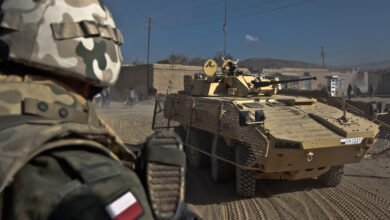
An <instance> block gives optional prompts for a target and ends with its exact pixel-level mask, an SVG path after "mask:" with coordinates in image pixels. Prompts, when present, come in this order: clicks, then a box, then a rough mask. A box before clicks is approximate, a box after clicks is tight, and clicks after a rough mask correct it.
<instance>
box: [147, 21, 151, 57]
mask: <svg viewBox="0 0 390 220" xmlns="http://www.w3.org/2000/svg"><path fill="white" fill-rule="evenodd" d="M151 27H152V18H151V17H148V55H147V57H146V64H149V57H150V30H151Z"/></svg>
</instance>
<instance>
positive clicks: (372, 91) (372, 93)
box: [370, 83, 375, 97]
mask: <svg viewBox="0 0 390 220" xmlns="http://www.w3.org/2000/svg"><path fill="white" fill-rule="evenodd" d="M374 94H375V86H374V83H371V84H370V96H371V97H374Z"/></svg>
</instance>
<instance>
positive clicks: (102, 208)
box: [0, 0, 185, 219]
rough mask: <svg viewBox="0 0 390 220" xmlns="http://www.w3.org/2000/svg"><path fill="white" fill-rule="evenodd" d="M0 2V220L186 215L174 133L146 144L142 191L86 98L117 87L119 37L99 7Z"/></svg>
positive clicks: (83, 2)
mask: <svg viewBox="0 0 390 220" xmlns="http://www.w3.org/2000/svg"><path fill="white" fill-rule="evenodd" d="M0 4H1V16H0V51H1V52H0V219H117V218H119V217H122V219H123V215H124V214H123V213H125V211H126V210H129V209H130V208H132V210H133V212H131V213H130V216H125V217H127V219H133V218H141V219H151V218H153V217H157V218H173V217H174V218H180V217H183V215H182V214H183V213H181V210H182V209H181V207H182V206H183V205H182V201H183V197H184V163H185V157H184V158H183V152H182V146H181V144H180V140H179V139H178V138H177V136H175V135H172V134H171V133H169V132H160V133H157V134H155V135H153V136H152V137H151V138H150V139H149V141H148V143H149V145H147V147H146V148H145V153H146V157H145V160H146V162H147V163H146V165H145V171H144V172H145V174H146V177H147V178H146V186H147V188H146V191H145V189H144V187H143V185H142V184H141V182H140V180H139V178H138V176H137V175H136V173H135V172H134V171H132V170H133V169H134V168H135V162H136V158H135V155H134V154H133V153H132V152H131V151H130V150H128V149H127V148H126V147H125V146H124V144H123V143H122V142H121V140H120V139H119V138H118V137H117V136H116V135H115V134H114V133H113V131H112V130H110V129H109V127H108V126H107V125H105V123H104V122H103V121H102V120H100V119H99V117H98V116H97V115H96V113H95V111H94V110H93V108H92V104H91V103H90V102H89V100H87V99H86V98H88V99H90V98H92V97H93V95H94V94H96V93H97V92H98V91H99V90H100V89H101V88H103V87H105V86H111V85H113V84H114V83H115V81H116V79H117V78H118V74H119V69H120V66H121V62H122V57H121V53H120V49H119V45H120V44H122V42H123V40H122V35H121V33H120V31H119V30H118V29H116V28H115V24H114V22H113V19H112V16H111V14H110V12H109V11H108V9H107V8H106V6H105V5H104V4H103V3H102V2H101V1H100V0H40V1H27V0H3V1H0ZM77 85H80V87H84V86H85V88H87V89H84V90H78V89H77V88H76V89H75V87H77ZM80 91H82V92H80ZM85 91H88V92H87V93H85ZM81 93H83V94H81ZM84 93H85V94H84ZM85 97H86V98H85ZM161 155H162V156H161ZM167 157H171V158H170V159H169V158H168V159H167ZM172 160H173V161H172ZM161 177H164V178H165V179H164V178H161ZM169 178H174V180H177V181H174V184H166V183H164V180H167V179H168V180H169ZM176 178H178V179H176ZM166 186H169V187H171V188H170V189H169V188H167V187H166ZM172 187H173V188H172ZM167 195H170V196H171V197H167ZM123 198H125V200H123ZM129 198H130V199H129ZM167 198H168V200H167ZM169 198H170V199H169ZM172 198H173V199H172ZM130 200H131V206H128V207H127V206H126V207H127V208H126V207H125V208H123V207H122V206H123V203H126V204H128V203H129V204H130ZM165 200H167V201H169V203H164V201H165ZM123 201H124V202H123ZM118 202H122V203H121V204H119V203H118ZM117 204H119V206H118V205H117ZM126 204H125V205H126ZM150 204H151V205H150ZM114 205H117V206H114ZM121 205H122V206H121ZM118 207H119V208H120V207H122V209H121V210H119V211H118ZM134 207H136V209H134ZM134 210H136V211H134ZM127 214H129V212H127ZM118 216H119V217H118Z"/></svg>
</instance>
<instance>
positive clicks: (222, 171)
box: [211, 137, 234, 182]
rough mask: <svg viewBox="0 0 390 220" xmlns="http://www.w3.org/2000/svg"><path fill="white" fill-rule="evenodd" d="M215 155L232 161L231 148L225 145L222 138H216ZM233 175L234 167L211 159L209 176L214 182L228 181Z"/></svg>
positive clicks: (232, 153)
mask: <svg viewBox="0 0 390 220" xmlns="http://www.w3.org/2000/svg"><path fill="white" fill-rule="evenodd" d="M215 154H216V155H218V156H220V157H222V158H224V159H227V160H230V161H234V152H233V150H232V147H230V146H228V145H227V144H226V141H225V139H224V138H222V137H220V138H218V142H217V144H216V149H215ZM233 175H234V166H233V165H232V164H230V163H227V162H225V161H222V160H219V159H217V158H211V176H212V178H213V180H214V181H215V182H223V181H226V180H229V179H231V178H232V177H233Z"/></svg>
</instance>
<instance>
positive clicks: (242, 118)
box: [239, 111, 252, 126]
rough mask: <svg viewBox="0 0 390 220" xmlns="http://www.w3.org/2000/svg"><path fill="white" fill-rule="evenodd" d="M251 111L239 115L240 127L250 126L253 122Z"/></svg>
mask: <svg viewBox="0 0 390 220" xmlns="http://www.w3.org/2000/svg"><path fill="white" fill-rule="evenodd" d="M250 114H251V113H250V111H242V112H240V115H239V121H240V126H248V124H247V123H248V122H251V121H252V120H251V118H250Z"/></svg>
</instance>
